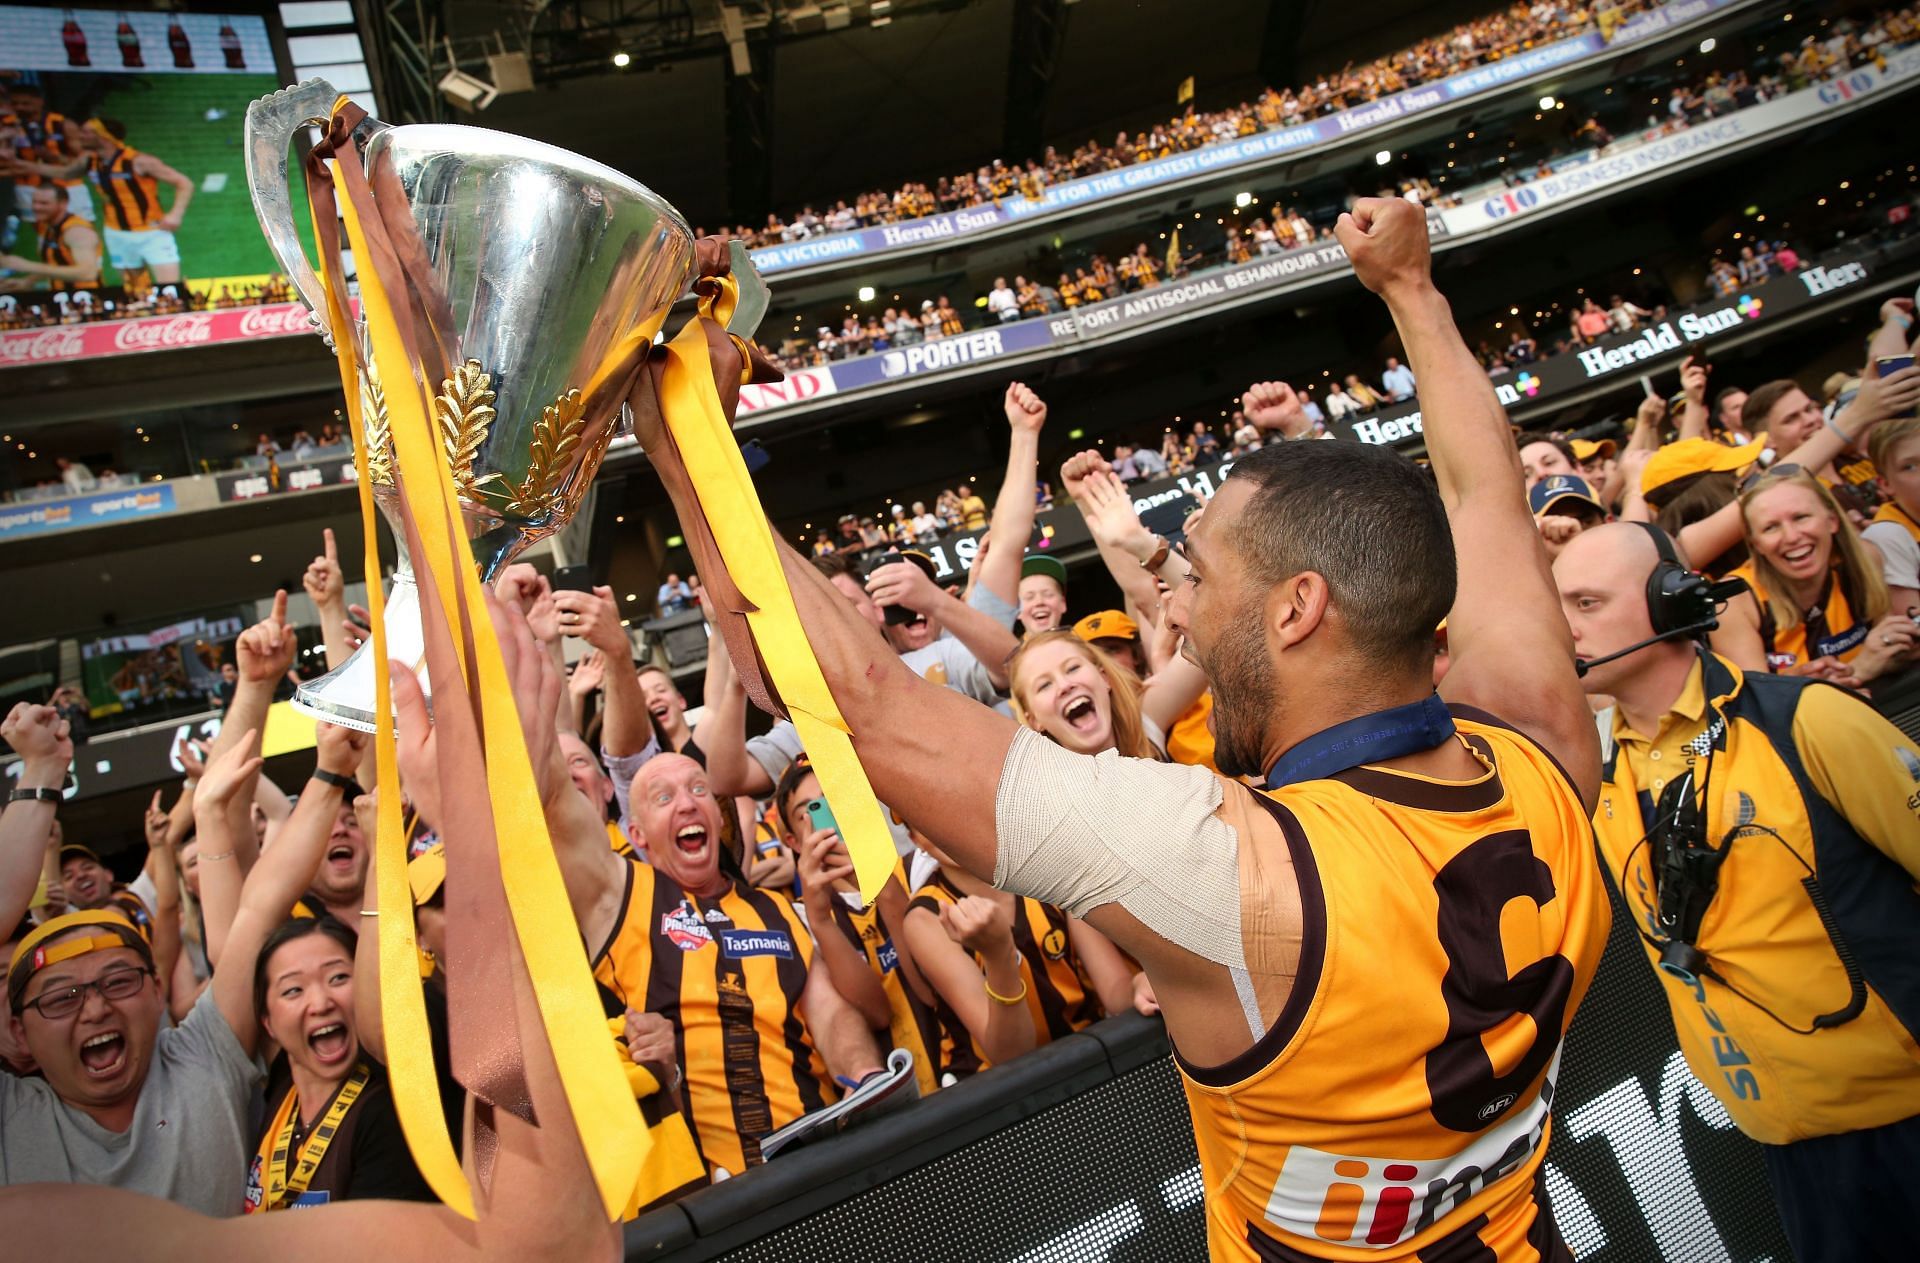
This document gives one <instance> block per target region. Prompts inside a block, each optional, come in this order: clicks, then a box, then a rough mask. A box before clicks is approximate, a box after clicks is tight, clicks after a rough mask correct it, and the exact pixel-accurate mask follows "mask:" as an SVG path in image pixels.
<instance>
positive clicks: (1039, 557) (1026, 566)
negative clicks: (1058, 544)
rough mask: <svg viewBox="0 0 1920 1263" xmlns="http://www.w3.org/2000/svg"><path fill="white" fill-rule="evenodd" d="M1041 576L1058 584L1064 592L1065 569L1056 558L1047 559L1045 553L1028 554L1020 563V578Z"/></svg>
mask: <svg viewBox="0 0 1920 1263" xmlns="http://www.w3.org/2000/svg"><path fill="white" fill-rule="evenodd" d="M1037 574H1043V575H1045V576H1047V578H1049V579H1051V580H1053V581H1054V582H1055V583H1057V584H1059V585H1060V587H1061V589H1062V590H1063V591H1064V590H1065V588H1066V586H1067V568H1066V566H1064V565H1062V564H1061V562H1060V559H1059V558H1058V557H1049V556H1047V555H1046V554H1045V553H1030V554H1028V555H1027V557H1026V558H1025V559H1024V560H1022V561H1021V563H1020V577H1021V578H1022V579H1025V578H1027V577H1029V576H1030V575H1037Z"/></svg>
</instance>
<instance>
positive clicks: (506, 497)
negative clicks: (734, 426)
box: [246, 79, 767, 732]
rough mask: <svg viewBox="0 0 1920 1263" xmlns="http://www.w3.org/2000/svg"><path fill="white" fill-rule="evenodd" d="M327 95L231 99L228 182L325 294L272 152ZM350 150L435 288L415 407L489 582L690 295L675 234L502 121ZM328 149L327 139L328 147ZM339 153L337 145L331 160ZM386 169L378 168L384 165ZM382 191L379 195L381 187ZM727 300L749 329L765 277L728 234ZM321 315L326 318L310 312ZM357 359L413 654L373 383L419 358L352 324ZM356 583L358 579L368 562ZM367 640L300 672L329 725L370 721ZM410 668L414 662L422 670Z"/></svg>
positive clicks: (314, 289) (298, 273)
mask: <svg viewBox="0 0 1920 1263" xmlns="http://www.w3.org/2000/svg"><path fill="white" fill-rule="evenodd" d="M338 96H339V93H338V92H337V91H336V90H335V89H334V88H333V87H332V86H331V85H329V84H327V83H325V82H324V81H322V80H318V79H311V80H308V81H306V82H305V83H302V84H300V85H299V86H297V87H293V88H288V89H285V90H283V91H280V92H276V93H274V94H273V95H271V96H268V97H265V98H263V99H261V100H259V101H255V102H254V103H253V104H252V105H250V106H249V107H248V108H247V125H246V158H247V181H248V185H249V187H250V190H251V192H252V195H253V205H254V210H255V212H256V213H257V214H258V215H259V217H260V226H261V228H262V229H263V230H264V232H265V233H266V238H267V242H268V244H269V245H270V246H272V248H273V251H274V253H275V255H277V256H278V257H279V260H280V263H281V266H282V267H283V268H284V270H285V272H286V274H287V276H288V278H289V279H290V280H291V281H292V282H293V285H294V288H295V289H296V290H297V291H298V292H299V294H300V297H301V299H302V300H303V301H304V302H305V303H306V304H307V306H308V307H309V308H310V309H312V310H313V311H315V312H317V313H324V312H325V310H326V307H325V304H326V298H325V295H324V293H323V291H322V289H321V285H320V279H319V277H318V275H317V274H316V272H315V269H314V267H313V265H312V264H311V263H310V262H309V261H308V259H307V257H306V255H305V253H304V252H303V250H302V248H301V245H300V238H299V235H298V233H297V232H296V228H295V220H294V210H293V203H292V198H291V196H290V191H289V187H290V186H289V181H288V169H287V157H288V149H289V146H290V145H291V144H292V142H293V140H294V138H295V137H296V136H297V135H299V134H300V133H301V132H302V131H303V130H304V129H306V128H308V127H320V128H322V129H325V128H326V127H327V125H328V117H329V114H330V112H331V110H332V108H333V104H334V102H335V100H336V99H337V98H338ZM352 148H353V150H354V151H356V152H357V153H358V154H359V156H360V158H361V160H362V161H363V163H364V164H365V168H366V171H367V174H368V177H369V180H370V181H371V182H374V183H375V186H376V188H379V189H383V190H384V189H389V188H393V187H398V188H399V189H400V190H401V191H402V192H403V193H404V194H405V197H406V201H407V204H408V207H409V210H410V212H411V218H412V226H413V230H414V232H415V233H416V234H417V237H418V244H419V246H420V247H421V248H422V249H423V252H424V261H425V267H426V269H427V271H428V272H430V273H431V285H430V286H429V288H431V289H432V290H434V291H435V292H436V293H437V296H438V297H439V298H440V299H442V300H443V301H444V304H445V309H446V315H447V316H449V317H450V319H449V320H448V325H447V330H446V333H445V346H446V350H447V360H446V367H447V371H446V373H445V375H444V377H441V380H440V389H439V390H438V391H437V392H435V397H434V399H433V403H432V406H433V420H434V423H435V428H436V430H437V432H438V434H439V436H440V438H441V440H442V446H443V447H444V449H445V452H446V457H447V461H448V465H449V468H450V470H451V472H452V475H453V481H454V486H455V488H456V489H457V491H458V492H459V495H460V501H461V507H462V510H463V514H464V517H465V520H466V530H467V536H468V539H469V540H470V541H471V544H472V548H473V556H474V561H475V563H476V564H477V565H478V567H479V570H480V577H481V579H482V580H483V581H491V580H492V579H493V578H494V576H495V575H497V574H498V573H499V571H500V570H501V569H503V568H504V567H505V566H506V565H507V563H508V562H510V561H512V560H513V558H514V557H515V556H517V555H518V554H519V553H520V552H521V551H522V550H523V549H525V548H526V547H527V546H528V545H530V544H532V543H534V542H536V541H538V540H541V539H544V538H546V537H547V536H548V535H551V534H553V533H554V532H555V531H557V530H559V529H560V528H561V527H562V526H564V525H565V524H566V523H567V522H568V520H569V519H571V518H572V517H573V515H574V513H575V512H576V511H577V510H578V509H579V507H580V504H581V501H582V499H583V498H584V496H585V495H586V491H587V486H588V484H589V483H590V482H591V481H592V479H593V476H594V473H595V472H596V471H597V470H598V469H599V467H600V459H601V457H602V456H603V455H604V454H605V453H606V450H607V444H608V443H609V442H610V441H611V440H612V439H613V437H614V436H615V435H616V434H617V433H619V432H620V431H621V430H622V429H623V428H624V427H625V426H626V425H627V424H628V422H629V417H628V414H627V411H626V403H625V400H624V399H622V398H620V397H619V395H620V393H621V391H622V390H623V389H624V387H625V386H626V384H627V380H626V377H625V375H624V374H623V373H621V372H619V371H617V370H618V368H619V366H620V365H621V364H622V363H623V362H625V361H627V360H630V359H631V358H632V357H633V354H634V346H635V342H636V340H637V339H638V338H640V337H641V336H642V335H643V334H644V333H645V331H646V330H647V329H649V328H650V327H657V326H658V323H659V321H660V319H661V318H662V317H663V316H664V314H665V313H666V311H667V310H668V309H669V308H670V307H671V306H672V305H673V304H674V303H675V302H677V301H679V300H680V299H681V298H682V297H684V296H686V295H687V294H688V293H690V292H691V289H690V287H691V285H692V282H693V280H694V277H695V270H696V269H695V265H694V254H695V252H694V239H693V233H692V231H691V230H690V229H688V227H687V224H686V221H685V220H684V219H683V218H682V217H681V216H680V213H679V212H678V211H676V210H675V209H674V208H673V207H672V206H671V205H669V204H668V203H667V201H666V200H665V199H664V198H662V197H660V196H659V195H658V194H656V193H654V192H653V191H652V190H650V189H648V188H647V187H646V186H645V185H642V184H640V183H639V182H638V181H635V180H633V179H630V178H628V177H627V176H624V175H622V174H621V173H619V172H618V171H615V170H613V169H611V168H609V167H605V166H602V165H600V164H599V163H597V162H593V161H591V160H590V159H587V158H583V157H581V156H579V155H578V154H573V153H569V152H567V151H566V150H564V149H556V148H554V147H553V146H551V145H545V144H541V143H539V142H538V141H533V140H528V139H526V138H525V137H521V136H513V135H509V134H507V133H505V132H497V131H489V130H487V129H485V128H479V127H458V126H449V125H441V124H410V125H405V126H398V127H395V126H389V125H387V124H385V123H380V122H377V121H375V120H373V119H371V118H369V119H367V120H365V121H364V122H362V123H361V124H360V125H359V126H358V127H356V128H355V129H354V131H353V133H352ZM342 153H343V154H344V153H345V151H344V150H342ZM341 160H346V159H345V158H344V157H343V158H342V159H341ZM396 180H397V185H396V183H395V181H396ZM382 205H383V206H384V205H385V202H384V200H383V203H382ZM732 269H733V276H734V278H735V279H736V281H737V282H738V284H739V290H740V301H739V303H738V305H737V307H736V309H735V312H734V315H733V318H732V320H731V321H729V323H728V332H730V333H734V334H737V335H739V336H740V337H743V338H748V339H751V338H752V336H753V332H754V330H755V328H756V327H757V326H758V325H759V322H760V317H761V316H762V314H764V312H765V311H766V306H767V294H766V287H765V285H764V284H763V283H762V282H761V280H760V277H759V274H758V273H757V272H756V271H755V270H754V268H753V265H752V264H751V263H750V262H748V260H747V257H746V251H745V249H744V248H742V247H741V246H740V245H739V243H737V242H736V243H734V245H733V248H732ZM320 325H321V328H322V329H324V328H325V320H324V318H322V319H321V320H320ZM360 334H361V343H362V345H361V346H360V347H358V348H356V349H357V352H358V354H359V355H360V359H361V363H362V364H363V365H365V367H366V370H367V371H366V372H365V373H364V374H363V382H365V383H366V389H365V390H364V391H363V396H362V400H361V403H362V415H363V418H364V421H365V432H366V442H367V446H368V448H369V449H370V450H369V451H368V452H367V453H366V462H365V465H364V466H363V468H364V469H365V470H366V471H367V472H368V474H369V475H370V476H371V478H372V480H373V483H374V488H373V492H374V498H375V500H376V502H377V503H378V505H379V507H380V510H381V513H382V515H383V516H385V517H386V519H387V525H388V527H389V528H390V529H391V530H392V531H393V536H394V541H395V543H396V545H397V546H398V552H399V565H398V567H397V569H396V570H395V573H394V576H393V587H392V590H391V592H390V594H389V595H388V597H387V605H386V630H387V649H388V653H389V654H390V655H391V656H392V657H394V658H397V659H399V660H401V661H406V662H412V663H414V664H415V665H416V668H418V667H419V666H420V665H421V664H423V663H424V660H425V645H424V640H423V636H422V633H421V627H420V610H419V601H418V595H417V591H416V589H415V586H414V581H413V574H412V569H411V567H410V565H409V563H408V559H407V555H406V540H405V533H404V532H403V531H402V530H400V529H399V525H398V517H397V509H396V504H397V499H396V492H395V490H394V486H393V455H392V449H391V442H390V438H389V435H388V431H387V424H386V410H385V403H384V400H383V398H382V393H381V389H380V385H379V383H380V381H381V380H382V378H383V377H384V378H386V379H388V380H401V377H400V376H398V375H399V374H401V373H405V372H418V373H419V375H420V376H421V378H422V379H424V380H429V381H430V380H431V379H432V377H434V376H439V374H437V373H432V374H430V373H429V372H428V371H427V369H426V366H425V365H410V366H401V365H381V364H378V363H375V362H374V357H373V355H372V354H371V352H370V349H369V348H368V346H367V345H366V338H365V336H364V335H365V326H364V323H363V324H361V326H360ZM367 580H368V582H377V581H378V577H377V576H375V575H368V576H367ZM372 657H373V644H372V642H371V641H369V642H368V643H367V644H366V645H364V646H362V647H361V649H360V650H359V651H358V652H356V653H355V654H354V655H353V656H352V657H351V658H349V659H348V660H347V661H346V662H344V663H342V664H341V665H340V666H339V667H337V668H336V669H334V670H333V671H330V672H328V673H327V674H326V675H324V676H322V677H320V678H319V679H317V680H314V681H312V682H311V683H308V684H303V685H301V686H300V688H299V690H298V693H297V694H296V696H295V699H294V703H293V704H294V708H295V709H296V710H299V711H300V712H302V713H303V714H306V715H309V716H311V717H312V718H315V719H320V720H324V721H326V722H328V723H333V724H341V725H344V726H347V727H350V728H357V729H360V730H361V731H363V732H371V731H373V729H374V707H373V701H374V664H373V660H372ZM421 676H422V684H423V685H424V684H425V674H424V671H422V673H421Z"/></svg>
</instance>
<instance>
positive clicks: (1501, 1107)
mask: <svg viewBox="0 0 1920 1263" xmlns="http://www.w3.org/2000/svg"><path fill="white" fill-rule="evenodd" d="M1516 1099H1517V1098H1516V1097H1515V1096H1514V1094H1513V1093H1511V1092H1503V1093H1501V1094H1500V1095H1499V1096H1496V1097H1494V1098H1493V1099H1492V1100H1491V1101H1488V1102H1487V1103H1486V1104H1485V1105H1482V1106H1481V1107H1480V1113H1479V1114H1478V1115H1476V1117H1478V1118H1479V1120H1480V1121H1481V1122H1483V1123H1490V1122H1492V1121H1493V1120H1494V1119H1496V1118H1498V1117H1500V1115H1502V1114H1504V1113H1506V1112H1507V1111H1508V1110H1509V1109H1511V1108H1512V1107H1513V1103H1514V1101H1515V1100H1516Z"/></svg>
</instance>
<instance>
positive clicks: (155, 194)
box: [92, 147, 166, 232]
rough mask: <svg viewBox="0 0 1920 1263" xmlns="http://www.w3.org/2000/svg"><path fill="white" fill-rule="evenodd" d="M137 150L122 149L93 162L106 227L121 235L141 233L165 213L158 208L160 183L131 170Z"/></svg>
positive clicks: (137, 153) (94, 177) (136, 157)
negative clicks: (117, 231) (120, 232)
mask: <svg viewBox="0 0 1920 1263" xmlns="http://www.w3.org/2000/svg"><path fill="white" fill-rule="evenodd" d="M139 157H140V151H139V150H137V149H132V148H128V147H122V148H120V149H119V150H117V151H115V153H114V155H113V157H111V158H108V159H106V160H105V161H104V162H103V161H101V160H100V159H99V158H98V157H96V158H95V159H94V160H93V171H92V175H93V182H94V185H95V186H96V187H97V188H99V190H100V209H101V212H102V213H103V214H104V215H105V216H106V225H107V227H109V228H117V229H119V230H120V231H122V232H144V231H146V230H147V229H149V228H151V227H153V223H154V221H155V220H157V219H159V218H160V217H161V216H162V215H164V214H165V213H166V212H165V211H163V210H161V208H160V184H159V182H158V181H157V180H155V179H154V178H153V177H152V176H150V175H141V174H140V173H139V172H138V171H136V170H134V162H135V160H137V159H138V158H139Z"/></svg>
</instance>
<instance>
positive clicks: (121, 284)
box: [0, 6, 306, 363]
mask: <svg viewBox="0 0 1920 1263" xmlns="http://www.w3.org/2000/svg"><path fill="white" fill-rule="evenodd" d="M216 51H217V52H218V54H219V55H218V56H216V55H215V54H216ZM280 85H281V79H280V76H279V75H278V74H277V73H275V63H274V58H273V48H272V42H271V39H270V31H269V27H268V23H267V19H266V18H264V17H262V16H260V15H258V14H257V13H256V14H247V13H235V14H220V13H179V12H175V13H154V12H145V11H140V10H132V9H128V10H103V9H60V8H38V7H32V6H5V7H0V93H4V95H5V99H4V101H0V332H5V333H7V334H9V335H12V334H15V333H33V334H34V335H35V336H32V337H23V338H15V337H11V336H9V338H8V341H7V354H6V357H5V360H4V362H6V363H17V362H21V361H23V360H28V359H32V358H36V357H38V356H44V355H48V354H55V353H57V354H58V355H60V356H62V357H64V356H65V355H66V354H67V353H68V352H69V351H70V350H71V349H72V348H74V347H75V346H76V345H78V346H82V347H85V348H86V350H87V353H104V354H124V353H129V352H139V351H149V350H160V349H165V348H168V347H175V346H191V345H195V344H197V343H198V342H200V341H203V340H206V339H208V338H211V337H213V336H215V335H214V333H213V330H215V329H216V328H223V327H227V326H230V325H233V323H234V322H224V323H223V322H221V321H218V320H216V319H215V318H214V317H215V316H216V315H217V314H218V313H221V312H226V311H236V312H237V311H241V310H245V309H249V308H254V307H258V306H261V305H263V304H267V305H272V304H279V303H282V302H285V301H288V300H290V299H291V298H292V297H293V294H292V290H291V287H290V286H289V285H288V283H287V281H286V279H285V278H284V277H281V276H279V275H277V274H276V272H275V267H276V264H275V260H274V258H273V255H272V253H271V252H270V251H269V249H268V248H267V244H266V240H265V238H264V237H263V236H262V235H261V232H260V227H259V223H258V221H257V220H256V219H255V217H254V213H253V205H252V202H251V199H250V198H249V197H248V195H247V178H246V167H245V157H244V146H243V144H242V140H241V128H242V125H243V123H244V120H245V117H246V110H247V106H248V104H249V103H250V102H252V101H254V100H256V99H258V98H259V97H262V96H265V95H267V94H268V93H270V92H273V91H274V90H275V89H277V88H278V87H280ZM295 196H296V200H300V201H303V200H304V191H303V190H300V189H298V188H296V190H295ZM295 219H296V222H301V223H304V222H305V219H306V214H305V208H304V206H298V207H296V208H295ZM95 324H113V325H124V326H125V327H124V328H115V329H109V330H107V331H105V332H103V333H102V334H100V335H98V336H92V335H83V336H78V337H69V336H55V337H42V336H38V335H39V334H40V333H41V332H44V331H46V330H51V329H60V330H65V329H69V328H72V327H75V326H81V327H85V326H90V325H95ZM271 324H272V321H271V320H269V321H268V322H267V323H266V325H262V324H261V323H260V322H258V321H256V322H254V327H252V328H249V329H248V330H247V331H246V332H244V333H242V332H233V331H230V332H229V336H237V337H258V336H272V334H271V333H263V332H261V331H260V330H261V329H264V328H267V327H269V326H271Z"/></svg>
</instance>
